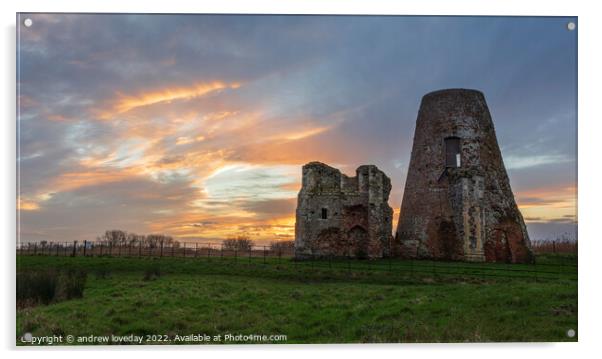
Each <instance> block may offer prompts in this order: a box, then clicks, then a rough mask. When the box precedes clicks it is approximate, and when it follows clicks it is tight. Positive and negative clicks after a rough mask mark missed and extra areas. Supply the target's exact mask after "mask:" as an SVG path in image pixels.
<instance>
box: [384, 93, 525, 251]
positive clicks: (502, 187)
mask: <svg viewBox="0 0 602 359" xmlns="http://www.w3.org/2000/svg"><path fill="white" fill-rule="evenodd" d="M395 243H396V245H397V246H398V247H397V250H398V251H399V252H400V253H399V254H400V255H402V256H405V257H410V258H437V259H452V260H471V261H487V262H511V263H525V262H531V261H532V260H533V256H532V252H531V243H530V241H529V235H528V233H527V228H526V226H525V222H524V221H523V217H522V215H521V213H520V211H519V210H518V207H517V205H516V202H515V201H514V196H513V194H512V190H511V188H510V182H509V180H508V175H507V173H506V169H505V167H504V162H503V160H502V155H501V153H500V149H499V146H498V143H497V139H496V136H495V131H494V128H493V122H492V120H491V115H490V113H489V109H488V108H487V103H486V102H485V97H484V96H483V94H482V93H481V92H479V91H475V90H467V89H449V90H441V91H435V92H431V93H429V94H427V95H425V96H424V97H423V98H422V103H421V104H420V110H419V112H418V119H417V120H416V130H415V134H414V144H413V147H412V155H411V159H410V167H409V170H408V177H407V180H406V185H405V191H404V194H403V200H402V204H401V211H400V215H399V222H398V226H397V233H396V236H395Z"/></svg>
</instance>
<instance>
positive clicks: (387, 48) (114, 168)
mask: <svg viewBox="0 0 602 359" xmlns="http://www.w3.org/2000/svg"><path fill="white" fill-rule="evenodd" d="M26 17H29V18H31V19H32V20H33V25H32V26H31V27H30V28H27V27H24V26H23V25H21V24H22V20H23V19H25V18H26ZM568 21H575V22H576V19H574V18H495V17H480V18H474V17H357V16H219V15H66V14H50V15H47V14H30V15H25V14H21V17H20V20H19V24H18V25H17V27H18V36H19V38H18V53H17V71H18V91H19V93H18V101H19V103H18V109H19V118H18V140H19V142H18V143H19V151H18V159H17V161H18V164H19V166H20V173H19V175H20V176H19V184H20V188H19V199H18V208H19V209H20V217H19V218H20V223H19V225H20V227H19V228H20V240H21V241H33V240H48V241H73V240H80V241H83V240H86V239H87V240H93V239H94V238H95V237H96V236H97V235H99V234H101V233H102V232H103V231H104V230H106V229H123V230H127V231H132V232H137V233H145V234H148V233H166V234H170V235H172V236H174V237H176V238H177V239H179V240H182V241H194V240H203V241H209V242H211V241H213V242H218V241H220V240H221V239H223V238H226V237H228V236H232V235H238V234H242V233H244V234H248V235H250V236H251V238H252V239H255V240H257V241H259V242H261V241H272V240H291V239H293V238H294V224H295V218H294V211H295V206H296V195H297V193H298V191H299V189H300V179H301V166H302V165H303V164H304V163H307V162H309V161H316V160H317V161H322V162H325V163H327V164H329V165H331V166H335V167H338V168H340V169H341V170H342V171H343V172H344V173H347V174H349V175H353V174H354V171H355V168H356V167H358V166H359V165H362V164H375V165H377V166H378V167H379V168H380V169H382V170H384V171H385V173H386V174H387V175H388V176H389V177H391V180H392V184H393V190H392V192H391V198H390V204H391V207H393V208H394V210H395V215H394V217H395V220H397V215H398V213H399V206H400V202H401V198H402V193H403V185H404V182H405V177H406V172H407V168H408V162H409V160H410V150H411V145H412V138H413V131H414V125H415V120H416V115H417V111H418V107H419V104H420V99H421V97H422V95H424V94H425V93H427V92H430V91H433V90H437V89H441V88H450V87H464V88H474V89H479V90H481V91H483V92H484V93H485V96H486V99H487V102H488V105H489V108H490V110H491V113H492V116H493V121H494V124H495V127H496V132H497V136H498V141H499V144H500V147H501V150H502V155H503V157H504V162H505V164H506V168H507V170H508V174H509V176H510V182H511V185H512V188H513V190H514V194H515V197H516V200H517V202H518V204H519V207H520V209H521V211H522V213H523V216H524V217H525V219H526V221H527V223H528V227H529V233H530V236H531V238H532V239H542V238H546V237H553V236H557V235H559V234H561V233H564V232H569V233H570V235H571V236H572V237H574V236H575V234H574V233H575V231H576V220H577V219H576V189H577V188H576V187H577V182H576V166H577V157H576V147H577V112H576V111H577V108H576V105H577V93H576V85H577V71H576V66H577V65H576V63H577V58H576V47H577V30H575V31H568V30H567V26H566V25H567V22H568ZM395 225H396V223H394V226H395Z"/></svg>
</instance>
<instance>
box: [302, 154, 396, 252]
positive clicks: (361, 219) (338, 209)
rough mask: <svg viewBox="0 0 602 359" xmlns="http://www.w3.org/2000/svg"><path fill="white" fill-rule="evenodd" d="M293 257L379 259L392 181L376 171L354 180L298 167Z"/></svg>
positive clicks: (314, 166) (322, 168)
mask: <svg viewBox="0 0 602 359" xmlns="http://www.w3.org/2000/svg"><path fill="white" fill-rule="evenodd" d="M302 182H303V186H302V188H301V192H299V197H298V202H297V220H296V224H295V256H296V257H297V258H306V257H315V256H320V257H343V256H345V257H354V258H381V257H383V256H386V255H388V250H389V248H390V246H391V242H392V238H393V236H392V228H393V227H392V219H393V210H392V209H391V207H389V204H388V200H389V192H390V191H391V180H390V179H389V177H387V176H386V175H385V174H384V172H382V171H381V170H379V169H378V168H377V167H376V166H360V167H359V168H358V169H357V170H356V176H355V177H348V176H346V175H344V174H342V173H341V172H340V171H339V170H337V169H336V168H332V167H330V166H327V165H325V164H323V163H320V162H311V163H308V164H306V165H305V166H303V180H302Z"/></svg>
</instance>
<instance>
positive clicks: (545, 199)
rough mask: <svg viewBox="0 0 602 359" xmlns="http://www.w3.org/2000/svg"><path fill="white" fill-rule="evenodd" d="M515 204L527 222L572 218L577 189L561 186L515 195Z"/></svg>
mask: <svg viewBox="0 0 602 359" xmlns="http://www.w3.org/2000/svg"><path fill="white" fill-rule="evenodd" d="M516 202H517V204H518V207H519V208H520V210H521V212H522V214H523V217H524V218H525V220H526V221H527V222H530V221H535V222H547V221H554V220H557V219H559V218H565V219H566V218H569V216H574V215H575V213H576V210H577V187H576V186H575V185H563V186H556V187H545V188H538V189H535V190H530V191H522V192H517V193H516Z"/></svg>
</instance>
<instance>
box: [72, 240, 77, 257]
mask: <svg viewBox="0 0 602 359" xmlns="http://www.w3.org/2000/svg"><path fill="white" fill-rule="evenodd" d="M76 250H77V241H73V256H74V257H75V251H76Z"/></svg>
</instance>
